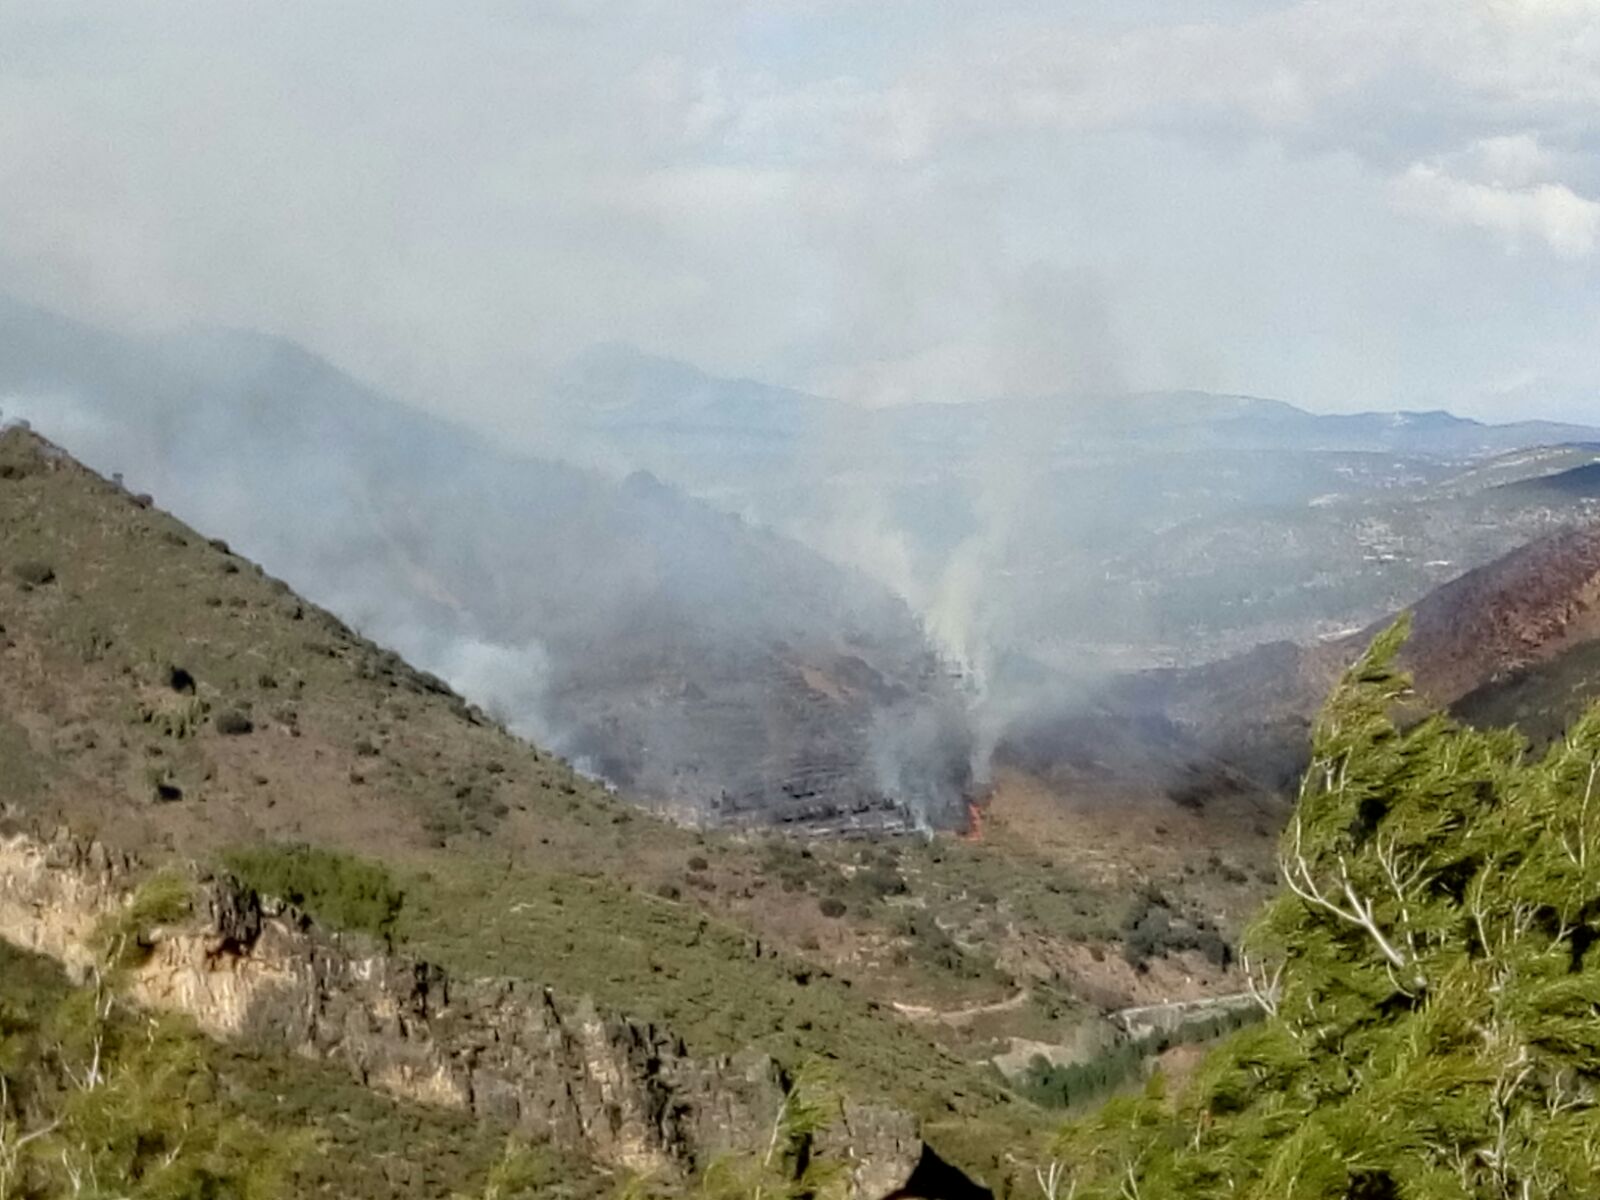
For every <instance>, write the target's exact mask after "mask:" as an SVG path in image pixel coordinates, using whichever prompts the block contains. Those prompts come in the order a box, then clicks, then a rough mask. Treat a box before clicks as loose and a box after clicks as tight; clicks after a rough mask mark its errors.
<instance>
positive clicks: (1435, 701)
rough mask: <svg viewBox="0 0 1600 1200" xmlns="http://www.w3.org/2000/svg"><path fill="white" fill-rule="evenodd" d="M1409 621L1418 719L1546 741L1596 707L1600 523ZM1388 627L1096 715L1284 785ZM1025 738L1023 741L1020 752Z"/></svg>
mask: <svg viewBox="0 0 1600 1200" xmlns="http://www.w3.org/2000/svg"><path fill="white" fill-rule="evenodd" d="M1407 611H1408V612H1409V613H1410V614H1411V629H1412V632H1411V637H1410V639H1409V640H1408V642H1407V643H1406V645H1405V647H1404V648H1403V649H1402V650H1401V652H1400V662H1401V663H1402V664H1403V665H1404V666H1405V668H1406V669H1407V670H1408V671H1409V672H1410V673H1411V675H1412V677H1413V678H1414V681H1415V687H1416V692H1417V699H1416V701H1415V703H1416V705H1417V706H1418V707H1419V708H1421V709H1427V708H1449V707H1452V706H1458V707H1457V711H1458V712H1460V713H1461V714H1462V715H1464V716H1474V717H1479V718H1482V719H1485V720H1490V721H1492V722H1493V723H1498V724H1509V723H1518V722H1517V721H1516V714H1517V713H1519V712H1520V713H1522V714H1523V715H1525V716H1526V717H1527V718H1528V720H1529V721H1530V726H1529V728H1527V729H1526V730H1525V732H1526V733H1528V734H1529V735H1530V736H1535V737H1539V738H1544V737H1548V736H1551V734H1552V731H1553V730H1557V729H1559V728H1563V727H1564V726H1565V724H1566V722H1567V721H1569V720H1571V719H1572V718H1573V717H1574V716H1575V715H1576V714H1577V712H1579V711H1581V707H1582V702H1583V701H1584V699H1585V698H1586V697H1587V696H1588V695H1590V694H1591V692H1590V689H1589V687H1588V683H1587V681H1588V674H1587V664H1588V663H1589V662H1590V661H1591V660H1592V655H1593V647H1594V646H1595V645H1596V644H1600V524H1589V525H1585V526H1581V527H1578V528H1572V529H1565V530H1562V531H1560V532H1557V533H1554V534H1550V535H1548V536H1546V537H1543V538H1539V539H1537V540H1535V541H1533V542H1530V543H1529V544H1527V545H1525V546H1522V547H1519V548H1518V549H1516V550H1513V551H1511V552H1510V553H1508V554H1505V555H1503V556H1501V557H1500V558H1497V559H1495V560H1494V561H1493V562H1490V563H1488V564H1486V565H1484V566H1481V567H1477V568H1474V569H1473V570H1471V571H1467V572H1465V573H1464V574H1462V575H1460V576H1458V577H1457V578H1455V579H1453V580H1451V581H1450V582H1448V583H1446V584H1444V585H1442V586H1440V587H1437V588H1435V589H1433V590H1432V591H1430V592H1429V593H1428V594H1426V595H1425V596H1423V597H1422V598H1421V599H1420V600H1418V601H1417V602H1416V603H1415V604H1413V605H1411V606H1410V608H1409V609H1408V610H1407ZM1392 619H1393V616H1392V615H1391V616H1388V617H1384V618H1382V619H1380V620H1379V621H1376V622H1374V623H1373V624H1372V625H1370V626H1368V627H1367V628H1365V629H1363V630H1360V631H1358V632H1356V633H1353V634H1349V635H1347V636H1345V637H1342V638H1337V639H1333V640H1330V641H1326V642H1321V643H1317V644H1313V645H1297V644H1294V643H1291V642H1277V643H1272V644H1269V645H1265V646H1260V647H1257V648H1256V649H1255V650H1252V651H1250V652H1248V653H1246V654H1241V655H1236V656H1233V657H1230V658H1227V659H1223V660H1220V661H1218V662H1215V663H1210V664H1207V665H1205V666H1201V667H1193V668H1187V669H1179V670H1167V671H1154V672H1147V673H1143V674H1140V675H1134V676H1128V677H1125V678H1122V679H1119V680H1116V681H1113V682H1112V683H1111V684H1110V685H1108V687H1107V688H1106V689H1104V690H1103V691H1102V692H1101V693H1100V694H1099V695H1098V697H1097V701H1096V702H1097V703H1098V704H1100V705H1102V706H1104V707H1105V708H1106V709H1108V710H1109V711H1110V712H1112V713H1116V714H1120V715H1121V718H1122V719H1124V720H1132V719H1134V718H1135V717H1137V719H1139V720H1142V721H1143V722H1145V723H1146V724H1149V723H1151V722H1156V721H1160V722H1167V723H1169V724H1170V726H1171V728H1172V729H1173V731H1174V733H1173V736H1174V738H1178V739H1180V740H1181V744H1182V745H1183V746H1184V747H1185V748H1184V749H1183V750H1182V751H1181V756H1182V757H1185V758H1187V760H1188V761H1191V762H1203V761H1207V760H1208V759H1210V758H1212V757H1216V758H1220V759H1221V760H1223V761H1225V762H1228V763H1232V764H1234V765H1235V766H1238V767H1240V768H1242V769H1244V770H1245V771H1246V772H1247V773H1249V774H1252V775H1254V776H1256V777H1257V778H1258V779H1261V780H1262V781H1264V782H1268V783H1273V784H1276V785H1278V786H1287V785H1288V784H1290V783H1291V782H1292V781H1293V779H1294V778H1295V776H1296V775H1297V774H1298V772H1299V770H1300V768H1301V766H1302V765H1303V763H1304V755H1305V753H1306V747H1307V745H1308V737H1309V731H1310V719H1311V716H1312V714H1313V713H1315V711H1316V709H1317V707H1318V705H1319V704H1320V703H1321V697H1322V696H1324V695H1326V694H1327V692H1328V690H1329V689H1330V688H1331V687H1332V685H1333V683H1334V682H1335V681H1336V680H1337V679H1338V678H1339V676H1340V674H1341V673H1342V672H1343V671H1344V670H1345V668H1346V667H1348V666H1349V664H1350V663H1352V662H1354V661H1355V660H1356V658H1357V657H1358V656H1359V655H1360V654H1361V653H1362V651H1363V650H1364V649H1365V647H1366V646H1367V645H1368V644H1369V643H1370V642H1371V641H1372V639H1373V638H1374V637H1375V636H1376V635H1377V634H1378V633H1379V632H1381V631H1382V630H1383V628H1384V627H1385V626H1386V625H1387V624H1388V623H1389V622H1390V621H1391V620H1392ZM1060 728H1061V729H1062V730H1067V729H1070V728H1071V725H1070V723H1068V724H1065V725H1062V726H1061V727H1060ZM1027 736H1029V734H1028V731H1026V730H1019V731H1018V732H1017V733H1016V734H1015V735H1014V740H1019V741H1020V739H1023V738H1025V737H1027ZM1031 736H1032V738H1033V740H1034V741H1035V742H1036V741H1037V737H1038V735H1037V733H1036V732H1035V733H1033V734H1032V735H1031ZM1059 744H1060V745H1062V746H1066V745H1069V744H1070V742H1068V741H1066V740H1063V741H1061V742H1060V743H1059Z"/></svg>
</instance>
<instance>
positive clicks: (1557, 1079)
mask: <svg viewBox="0 0 1600 1200" xmlns="http://www.w3.org/2000/svg"><path fill="white" fill-rule="evenodd" d="M1405 634H1406V624H1405V623H1404V622H1402V623H1399V624H1397V625H1396V626H1395V627H1394V628H1392V629H1391V630H1389V631H1388V632H1387V633H1385V634H1384V635H1382V636H1381V637H1380V638H1379V639H1378V640H1377V641H1376V642H1375V643H1374V644H1373V646H1372V648H1371V649H1370V650H1369V651H1368V653H1367V654H1366V655H1365V656H1364V657H1363V658H1362V660H1361V661H1360V662H1359V663H1358V664H1357V665H1356V666H1355V667H1354V668H1352V670H1351V671H1350V672H1349V673H1348V675H1347V676H1346V677H1345V679H1344V681H1343V682H1342V683H1341V685H1340V686H1339V688H1338V689H1337V690H1336V691H1335V693H1334V695H1333V696H1332V698H1331V699H1330V700H1329V702H1328V704H1327V706H1326V707H1325V709H1324V711H1323V713H1322V715H1321V717H1320V718H1319V720H1318V722H1317V725H1316V728H1315V731H1314V751H1313V760H1312V763H1311V766H1310V769H1309V770H1308V772H1307V775H1306V777H1305V781H1304V784H1303V787H1302V789H1301V795H1300V801H1299V807H1298V811H1297V813H1296V815H1295V816H1294V818H1293V819H1292V820H1291V822H1290V825H1289V828H1288V830H1287V831H1286V832H1285V834H1284V836H1283V841H1282V844H1281V847H1280V850H1281V859H1282V871H1283V876H1284V881H1285V888H1284V890H1283V892H1282V894H1281V895H1280V896H1279V897H1278V898H1277V899H1276V900H1275V901H1274V902H1273V903H1272V904H1271V906H1270V907H1269V908H1268V910H1267V911H1266V913H1265V914H1264V915H1263V916H1262V918H1261V919H1260V921H1259V922H1258V923H1257V925H1256V926H1255V928H1254V929H1253V930H1252V931H1251V933H1250V935H1249V936H1248V937H1247V939H1246V947H1247V952H1248V954H1249V959H1250V962H1249V966H1250V967H1251V968H1252V971H1253V973H1252V979H1253V982H1254V986H1255V989H1256V990H1257V992H1258V994H1259V996H1260V1000H1261V1004H1262V1007H1263V1008H1264V1009H1265V1010H1266V1013H1267V1019H1266V1020H1265V1021H1264V1022H1263V1023H1262V1024H1261V1025H1259V1026H1257V1027H1255V1028H1252V1029H1250V1030H1247V1031H1245V1032H1242V1033H1240V1034H1238V1035H1236V1036H1235V1037H1233V1038H1232V1039H1230V1040H1229V1041H1228V1042H1226V1043H1224V1044H1223V1045H1222V1046H1221V1047H1219V1048H1218V1050H1216V1051H1215V1052H1213V1054H1212V1055H1211V1056H1210V1058H1209V1059H1208V1061H1207V1063H1206V1065H1205V1067H1204V1068H1203V1069H1202V1071H1201V1072H1200V1073H1199V1074H1198V1075H1197V1077H1196V1079H1195V1081H1194V1083H1193V1085H1192V1086H1191V1087H1190V1088H1189V1089H1188V1091H1187V1093H1186V1094H1185V1095H1183V1096H1182V1097H1180V1098H1178V1099H1177V1100H1176V1101H1169V1100H1168V1099H1167V1098H1166V1097H1164V1096H1163V1095H1162V1094H1161V1093H1160V1090H1159V1088H1156V1089H1153V1090H1152V1091H1150V1092H1149V1093H1147V1094H1146V1095H1145V1096H1143V1097H1139V1098H1130V1099H1125V1100H1119V1101H1115V1102H1113V1103H1112V1104H1111V1105H1108V1106H1107V1107H1106V1108H1105V1109H1104V1110H1103V1111H1102V1112H1101V1114H1099V1116H1098V1117H1097V1118H1096V1119H1094V1120H1093V1121H1090V1122H1087V1123H1085V1124H1082V1125H1079V1126H1076V1127H1073V1128H1069V1129H1068V1130H1067V1131H1066V1132H1065V1133H1064V1134H1063V1136H1062V1141H1061V1144H1060V1146H1059V1147H1058V1154H1059V1156H1060V1160H1061V1161H1062V1162H1064V1163H1067V1164H1069V1166H1070V1167H1071V1168H1072V1170H1071V1171H1069V1172H1068V1180H1070V1183H1064V1184H1063V1190H1062V1191H1061V1194H1062V1195H1066V1194H1068V1190H1069V1189H1075V1190H1073V1191H1072V1192H1071V1194H1074V1195H1075V1196H1076V1198H1077V1200H1100V1198H1102V1197H1113V1196H1116V1197H1124V1198H1137V1197H1158V1196H1185V1197H1222V1196H1229V1197H1267V1196H1271V1197H1285V1198H1289V1200H1334V1198H1345V1200H1354V1198H1356V1197H1396V1198H1404V1200H1444V1198H1447V1197H1448V1198H1451V1200H1467V1198H1472V1200H1480V1198H1488V1197H1495V1198H1509V1197H1518V1198H1522V1200H1536V1198H1540V1197H1559V1196H1574V1195H1583V1194H1589V1193H1590V1192H1591V1188H1592V1181H1593V1180H1594V1179H1595V1178H1597V1177H1600V1022H1597V1021H1596V1020H1595V1013H1596V1012H1597V1011H1600V954H1596V953H1592V952H1591V946H1592V943H1594V942H1595V941H1597V940H1600V708H1597V709H1594V710H1591V711H1590V712H1589V714H1588V715H1587V716H1585V717H1584V718H1583V719H1581V720H1580V721H1579V722H1578V723H1577V724H1576V725H1575V726H1574V727H1573V728H1572V729H1571V730H1570V731H1569V733H1568V736H1567V738H1566V739H1565V741H1564V742H1562V743H1561V744H1559V745H1557V746H1556V747H1554V748H1553V749H1552V750H1551V751H1550V752H1549V754H1548V755H1547V756H1546V757H1545V758H1544V759H1543V760H1541V761H1529V760H1528V759H1527V758H1526V756H1525V747H1524V744H1523V742H1522V740H1521V738H1520V737H1519V736H1518V735H1516V734H1514V733H1511V732H1505V731H1497V732H1480V731H1477V730H1472V729H1468V728H1464V727H1461V726H1458V725H1455V724H1453V723H1451V722H1450V721H1448V720H1445V719H1443V718H1440V717H1432V718H1429V719H1427V720H1424V721H1422V722H1420V723H1418V724H1416V725H1414V726H1412V727H1410V728H1409V729H1405V730H1402V729H1400V728H1399V727H1397V725H1396V723H1395V718H1394V715H1393V714H1394V713H1395V711H1396V710H1397V707H1398V706H1399V705H1400V704H1401V703H1402V702H1403V701H1404V700H1406V699H1407V698H1408V696H1409V684H1408V680H1407V679H1406V678H1405V677H1404V676H1403V675H1401V674H1399V673H1398V672H1397V671H1396V670H1395V668H1394V665H1393V664H1394V657H1395V654H1396V652H1397V650H1398V648H1399V646H1400V644H1401V642H1402V640H1403V639H1404V637H1405Z"/></svg>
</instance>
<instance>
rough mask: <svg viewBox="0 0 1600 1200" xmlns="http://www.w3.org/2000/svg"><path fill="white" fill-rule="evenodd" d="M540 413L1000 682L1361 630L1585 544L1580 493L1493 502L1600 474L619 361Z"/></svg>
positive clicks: (1494, 452) (1282, 407)
mask: <svg viewBox="0 0 1600 1200" xmlns="http://www.w3.org/2000/svg"><path fill="white" fill-rule="evenodd" d="M548 400H549V402H548V404H547V406H546V409H545V411H546V416H547V419H548V420H549V422H550V427H551V429H552V431H553V432H552V438H553V439H554V440H556V441H558V442H559V443H560V444H561V445H562V446H563V448H564V450H565V452H566V453H569V454H572V455H574V456H576V457H580V458H585V457H587V458H590V459H591V460H593V461H598V462H605V463H607V464H611V465H613V466H620V467H638V468H646V469H649V470H651V471H654V472H655V473H657V474H658V475H660V476H661V477H662V478H664V479H669V480H672V481H674V482H676V483H678V484H680V485H681V486H683V487H685V488H686V489H688V490H690V491H691V492H694V493H695V494H697V495H701V496H704V497H706V498H708V499H710V500H711V501H713V502H714V503H716V504H718V505H720V506H722V507H726V508H730V509H732V510H734V511H737V512H741V513H744V514H745V515H747V516H749V517H751V518H752V519H754V520H756V521H759V522H761V523H763V524H766V525H769V526H771V527H773V528H776V529H780V530H783V531H784V532H786V533H788V534H790V535H792V536H794V537H795V538H797V539H798V540H801V541H803V542H805V543H806V544H808V545H810V546H812V547H813V548H814V549H817V550H818V551H820V552H822V553H823V554H826V555H828V556H829V557H832V558H835V559H837V560H840V561H844V562H848V563H851V564H853V565H856V566H858V567H860V568H862V569H863V570H865V571H868V572H869V573H871V574H874V575H876V576H877V577H878V578H879V579H881V580H883V581H884V582H885V583H887V584H888V585H889V586H891V587H892V588H894V589H895V590H897V591H898V592H900V593H901V594H902V595H904V596H906V597H907V598H908V600H910V601H911V603H912V605H913V607H915V608H916V609H917V610H918V611H919V612H920V613H921V615H922V616H923V619H924V621H925V622H926V623H927V624H928V626H929V628H930V630H932V631H933V633H934V635H935V637H936V638H937V639H938V640H939V642H940V644H941V648H942V649H943V651H944V652H945V653H946V654H947V655H949V656H951V657H953V658H955V659H957V660H959V661H962V662H963V663H964V664H965V665H967V666H968V667H969V668H972V669H974V670H975V671H977V672H979V673H986V674H988V675H989V676H991V677H992V676H995V675H996V674H998V673H1004V672H1005V671H1007V670H1012V669H1017V668H1018V666H1019V664H1022V668H1021V669H1023V670H1024V671H1025V673H1026V671H1030V670H1033V669H1035V668H1039V669H1044V670H1046V671H1047V672H1061V673H1066V674H1068V675H1071V676H1075V677H1082V676H1084V675H1090V676H1093V675H1099V674H1102V673H1104V672H1105V671H1107V670H1119V669H1123V668H1128V667H1142V666H1149V665H1156V664H1161V663H1181V662H1190V663H1192V662H1199V661H1204V660H1205V659H1207V658H1212V657H1216V656H1218V655H1222V654H1227V653H1232V652H1235V651H1238V650H1241V649H1245V648H1248V647H1249V646H1251V645H1254V644H1256V643H1259V642H1264V641H1270V640H1275V639H1281V638H1291V639H1302V638H1309V637H1317V636H1325V635H1328V634H1330V633H1335V632H1338V631H1340V630H1347V629H1350V628H1355V627H1359V626H1362V625H1364V624H1366V623H1367V622H1368V621H1370V620H1373V619H1375V618H1376V617H1378V616H1380V615H1381V614H1383V613H1385V612H1388V611H1391V610H1393V609H1394V608H1396V607H1398V606H1399V605H1402V604H1405V603H1407V602H1409V601H1411V600H1414V599H1416V598H1417V597H1419V596H1421V595H1423V594H1424V593H1426V592H1427V591H1428V590H1429V589H1430V588H1431V587H1434V586H1437V585H1438V584H1440V583H1442V582H1444V581H1446V580H1447V579H1449V578H1451V577H1453V576H1454V575H1456V574H1459V573H1460V572H1462V571H1464V570H1466V569H1469V568H1470V567H1472V566H1474V565H1477V564H1479V563H1482V562H1486V561H1488V560H1490V559H1492V558H1494V557H1495V556H1497V555H1499V554H1502V553H1505V552H1506V551H1508V550H1510V549H1511V548H1513V547H1514V546H1516V545H1519V544H1521V543H1522V542H1524V541H1526V540H1528V539H1529V538H1532V537H1536V536H1539V535H1540V534H1543V533H1546V532H1549V531H1551V530H1553V529H1556V528H1560V527H1563V526H1564V525H1565V524H1568V523H1570V522H1571V521H1576V520H1582V519H1585V517H1586V516H1587V515H1588V514H1589V513H1590V511H1591V509H1592V507H1593V498H1592V497H1591V496H1590V495H1589V494H1588V492H1587V491H1586V490H1585V489H1584V488H1583V487H1582V486H1578V483H1579V480H1580V479H1581V476H1571V477H1568V479H1567V483H1566V484H1564V485H1562V488H1563V490H1561V491H1551V490H1549V488H1548V487H1538V486H1534V485H1532V484H1530V486H1529V488H1527V489H1524V490H1521V491H1518V490H1516V489H1511V488H1508V489H1506V490H1504V491H1500V492H1495V491H1494V490H1493V489H1494V488H1495V487H1497V486H1498V485H1501V484H1515V483H1517V482H1518V481H1520V480H1535V479H1538V478H1540V477H1542V476H1544V475H1555V474H1558V473H1559V472H1561V471H1564V470H1568V469H1574V468H1582V467H1584V466H1586V465H1588V464H1592V463H1594V462H1595V461H1596V460H1597V459H1600V427H1588V426H1577V425H1563V424H1555V423H1550V422H1541V421H1525V422H1517V423H1513V424H1506V425H1488V424H1483V423H1481V422H1477V421H1471V420H1467V419H1464V418H1460V417H1455V416H1452V415H1450V414H1449V413H1445V412H1419V413H1359V414H1353V415H1320V414H1314V413H1309V412H1306V411H1304V410H1301V409H1298V408H1295V407H1294V406H1292V405H1289V404H1285V403H1283V402H1281V401H1277V400H1266V399H1258V398H1254V397H1247V396H1218V395H1211V394H1208V393H1203V392H1172V393H1151V394H1141V395H1125V396H1092V395H1091V396H1053V397H1037V398H1026V399H1003V398H1002V399H992V400H985V401H981V402H973V403H966V404H948V405H908V406H902V407H895V408H887V409H871V410H869V409H863V408H860V407H856V406H852V405H847V404H842V403H840V402H838V401H834V400H828V399H824V398H821V397H816V396H810V395H806V394H804V393H801V392H796V391H791V390H786V389H782V388H774V387H770V386H768V385H765V384H761V383H756V382H753V381H749V380H738V379H719V378H716V377H714V376H711V375H708V374H706V373H705V372H702V371H699V370H697V369H696V368H694V367H691V366H688V365H687V364H684V363H680V362H675V361H672V360H668V359H662V358H656V357H651V356H649V355H645V354H642V353H640V352H638V351H636V350H632V349H629V348H627V347H618V346H607V347H600V348H597V349H594V350H591V351H589V352H587V353H586V354H583V355H581V356H579V357H578V358H577V359H575V360H574V361H573V362H572V363H571V364H569V366H568V368H567V369H566V371H565V372H563V373H562V374H561V375H560V377H559V378H558V380H557V382H556V383H555V384H554V385H553V386H552V388H551V389H550V395H549V398H548ZM1551 447H1556V448H1558V449H1551ZM1030 662H1031V663H1032V664H1034V666H1033V667H1027V666H1026V664H1028V663H1030ZM1007 664H1010V666H1009V667H1008V666H1007Z"/></svg>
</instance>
